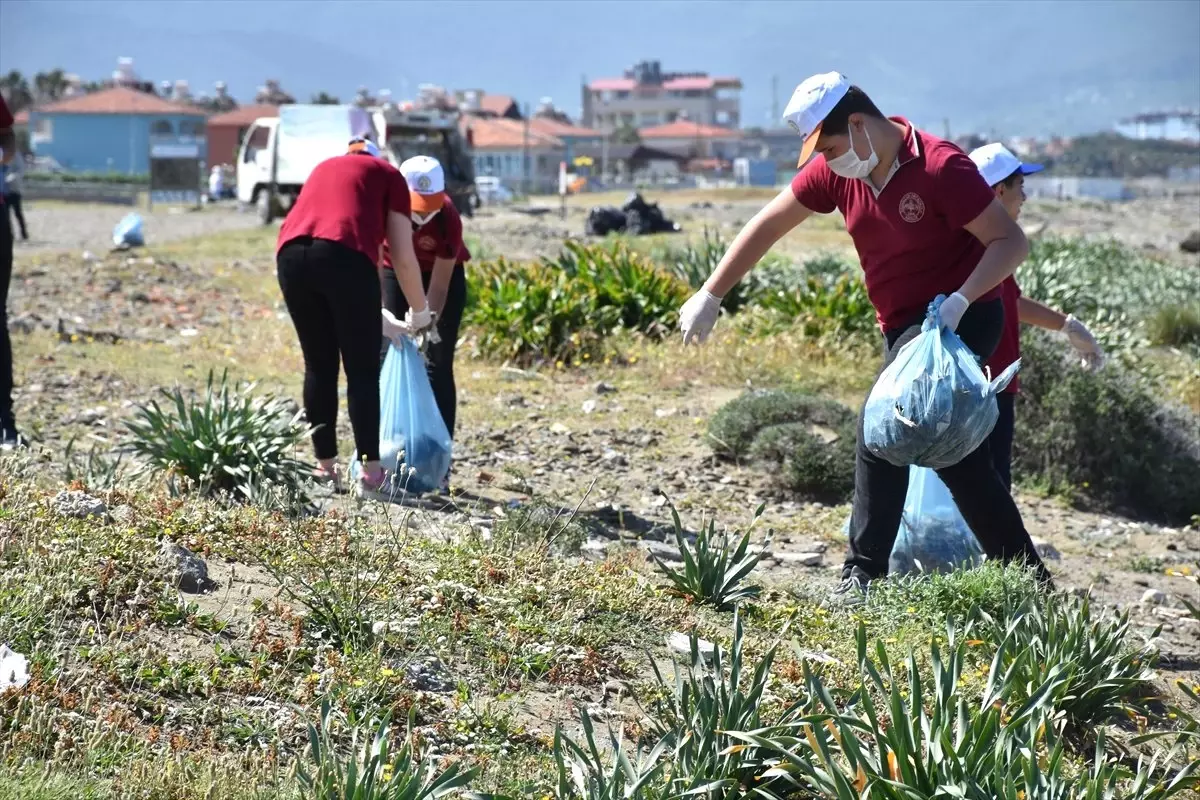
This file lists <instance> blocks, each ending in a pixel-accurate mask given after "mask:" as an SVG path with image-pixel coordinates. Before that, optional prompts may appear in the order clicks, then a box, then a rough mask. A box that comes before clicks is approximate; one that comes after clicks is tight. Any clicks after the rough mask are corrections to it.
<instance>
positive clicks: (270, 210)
mask: <svg viewBox="0 0 1200 800" xmlns="http://www.w3.org/2000/svg"><path fill="white" fill-rule="evenodd" d="M256 211H257V213H258V221H259V223H260V224H262V225H270V224H271V221H272V220H273V219H275V204H274V203H272V202H271V193H270V192H269V191H267V190H266V189H260V190H259V192H258V201H257V203H256Z"/></svg>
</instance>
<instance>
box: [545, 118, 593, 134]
mask: <svg viewBox="0 0 1200 800" xmlns="http://www.w3.org/2000/svg"><path fill="white" fill-rule="evenodd" d="M529 127H530V128H532V129H533V130H535V131H537V132H538V133H545V134H547V135H549V136H585V137H602V136H604V133H603V132H601V131H598V130H594V129H592V128H584V127H582V126H579V125H568V124H567V123H565V122H559V121H558V120H556V119H549V118H548V117H534V118H533V119H531V120H529Z"/></svg>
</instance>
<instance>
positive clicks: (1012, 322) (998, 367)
mask: <svg viewBox="0 0 1200 800" xmlns="http://www.w3.org/2000/svg"><path fill="white" fill-rule="evenodd" d="M1000 299H1001V301H1002V302H1003V303H1004V330H1003V331H1001V333H1000V343H999V344H997V345H996V349H995V351H993V352H992V357H991V358H989V359H988V360H987V367H988V369H989V370H990V371H991V376H992V377H993V378H995V377H996V376H997V375H999V374H1000V373H1001V372H1003V371H1004V370H1006V369H1008V366H1009V365H1010V364H1012V363H1013V362H1014V361H1016V360H1017V359H1018V358H1020V357H1021V318H1020V313H1021V312H1020V309H1019V308H1018V302H1019V301H1020V299H1021V287H1020V285H1018V284H1017V279H1016V278H1014V277H1009V278H1006V279H1005V280H1004V283H1002V284H1000ZM1019 378H1020V373H1017V375H1014V376H1013V379H1012V382H1011V383H1009V384H1008V386H1006V387H1005V388H1004V391H1006V392H1013V393H1014V394H1015V393H1016V392H1017V391H1018V390H1019V389H1020V386H1019V385H1018V384H1019V383H1020V380H1019Z"/></svg>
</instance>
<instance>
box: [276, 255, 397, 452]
mask: <svg viewBox="0 0 1200 800" xmlns="http://www.w3.org/2000/svg"><path fill="white" fill-rule="evenodd" d="M276 268H277V274H278V277H279V288H280V289H281V290H282V291H283V299H284V302H285V303H286V304H287V309H288V313H289V314H290V315H291V317H292V324H294V325H295V326H296V336H297V337H299V339H300V350H301V352H303V353H304V412H305V414H307V415H308V422H309V424H310V425H313V426H315V427H316V430H315V431H314V432H313V436H312V442H313V449H314V450H315V451H316V454H317V458H334V457H336V456H337V412H338V360H339V358H340V360H341V365H342V366H343V367H344V368H345V370H346V399H347V402H348V405H349V406H350V425H351V427H352V428H353V429H354V445H355V447H356V448H357V450H358V456H359V458H360V459H361V460H363V461H378V460H379V355H378V354H379V339H380V337H382V336H383V321H382V319H381V317H380V314H379V310H380V308H381V305H380V304H381V293H380V289H379V272H378V269H377V268H376V266H375V264H374V263H373V262H372V261H371V259H369V258H367V256H365V255H364V254H362V253H360V252H358V251H357V250H352V249H350V248H349V247H346V246H344V245H341V244H338V243H337V242H331V241H327V240H325V239H312V238H309V237H303V238H300V239H294V240H292V241H290V242H288V243H287V244H285V245H284V246H283V248H282V249H281V250H280V251H279V255H278V257H277V258H276Z"/></svg>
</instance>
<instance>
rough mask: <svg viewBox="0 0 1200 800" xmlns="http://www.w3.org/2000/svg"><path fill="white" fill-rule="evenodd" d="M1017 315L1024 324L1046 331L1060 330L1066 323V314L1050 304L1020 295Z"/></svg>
mask: <svg viewBox="0 0 1200 800" xmlns="http://www.w3.org/2000/svg"><path fill="white" fill-rule="evenodd" d="M1017 317H1018V318H1019V319H1020V320H1021V322H1024V323H1025V324H1026V325H1036V326H1037V327H1039V328H1045V329H1046V330H1048V331H1061V330H1062V329H1063V325H1066V324H1067V315H1066V314H1064V313H1062V312H1061V311H1055V310H1054V309H1053V308H1051V307H1050V306H1048V305H1046V304H1044V303H1039V302H1038V301H1037V300H1032V299H1030V298H1028V297H1025V296H1024V295H1022V296H1021V297H1020V298H1019V299H1018V300H1017Z"/></svg>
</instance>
